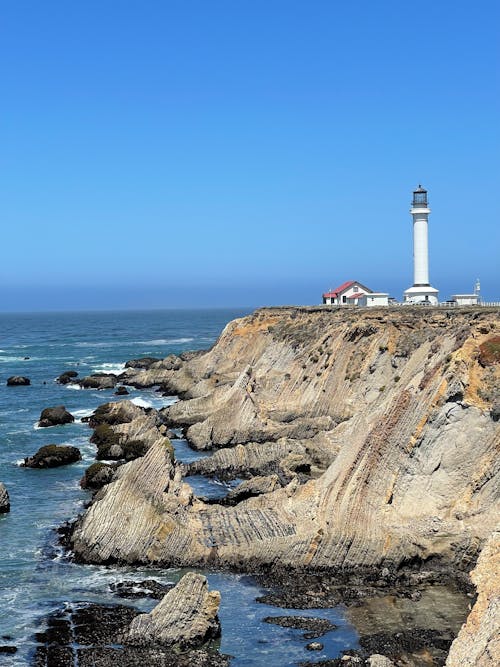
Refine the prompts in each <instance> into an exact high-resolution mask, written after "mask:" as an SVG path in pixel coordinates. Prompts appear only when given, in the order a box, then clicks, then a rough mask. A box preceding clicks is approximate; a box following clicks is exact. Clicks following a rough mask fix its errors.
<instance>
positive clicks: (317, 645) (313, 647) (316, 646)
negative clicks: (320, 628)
mask: <svg viewBox="0 0 500 667" xmlns="http://www.w3.org/2000/svg"><path fill="white" fill-rule="evenodd" d="M323 648H324V646H323V644H322V643H321V642H309V644H306V649H307V650H308V651H322V650H323Z"/></svg>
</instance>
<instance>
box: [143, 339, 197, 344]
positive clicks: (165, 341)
mask: <svg viewBox="0 0 500 667" xmlns="http://www.w3.org/2000/svg"><path fill="white" fill-rule="evenodd" d="M193 340H194V338H154V339H153V340H136V341H135V343H136V344H138V345H180V344H181V343H191V342H192V341H193Z"/></svg>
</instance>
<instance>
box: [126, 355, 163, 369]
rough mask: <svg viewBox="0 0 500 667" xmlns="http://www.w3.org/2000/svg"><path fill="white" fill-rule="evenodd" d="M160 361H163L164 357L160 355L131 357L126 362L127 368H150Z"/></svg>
mask: <svg viewBox="0 0 500 667" xmlns="http://www.w3.org/2000/svg"><path fill="white" fill-rule="evenodd" d="M158 361H162V359H160V358H159V357H141V358H140V359H130V360H129V361H127V363H126V364H125V368H141V369H145V370H148V369H149V368H150V367H151V366H152V365H153V364H155V363H156V362H158Z"/></svg>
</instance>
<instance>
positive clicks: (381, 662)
mask: <svg viewBox="0 0 500 667" xmlns="http://www.w3.org/2000/svg"><path fill="white" fill-rule="evenodd" d="M366 664H367V665H369V666H370V667H394V663H393V662H392V660H389V658H387V657H386V656H385V655H381V654H380V653H373V654H372V655H371V656H370V657H369V658H368V660H367V661H366Z"/></svg>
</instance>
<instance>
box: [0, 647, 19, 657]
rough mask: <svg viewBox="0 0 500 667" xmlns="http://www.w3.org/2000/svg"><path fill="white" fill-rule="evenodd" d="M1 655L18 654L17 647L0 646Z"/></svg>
mask: <svg viewBox="0 0 500 667" xmlns="http://www.w3.org/2000/svg"><path fill="white" fill-rule="evenodd" d="M0 653H7V654H11V655H12V654H13V653H17V646H5V645H4V646H0Z"/></svg>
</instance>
